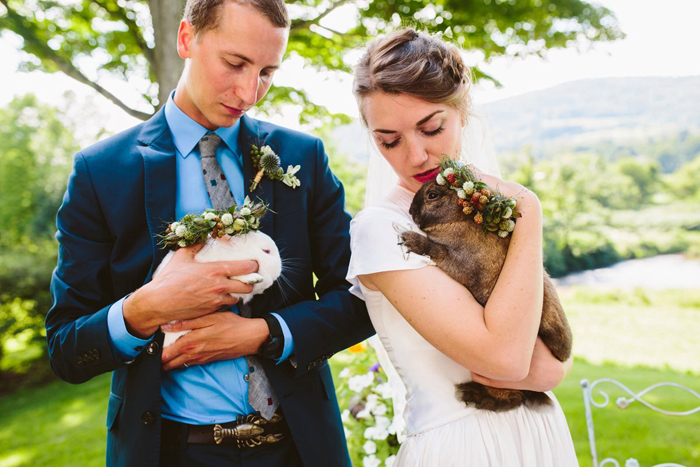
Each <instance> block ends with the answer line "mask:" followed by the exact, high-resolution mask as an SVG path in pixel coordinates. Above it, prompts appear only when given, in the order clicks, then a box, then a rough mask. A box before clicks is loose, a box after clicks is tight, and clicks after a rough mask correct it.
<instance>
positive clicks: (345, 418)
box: [340, 409, 350, 423]
mask: <svg viewBox="0 0 700 467" xmlns="http://www.w3.org/2000/svg"><path fill="white" fill-rule="evenodd" d="M340 419H341V420H342V421H343V423H348V422H349V421H350V411H349V410H348V409H345V410H343V413H341V414H340Z"/></svg>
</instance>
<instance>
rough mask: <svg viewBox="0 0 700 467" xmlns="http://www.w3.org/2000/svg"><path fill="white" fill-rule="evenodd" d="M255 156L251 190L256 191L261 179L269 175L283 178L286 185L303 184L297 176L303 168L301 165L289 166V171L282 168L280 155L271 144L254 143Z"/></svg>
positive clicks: (294, 186) (274, 177) (277, 178)
mask: <svg viewBox="0 0 700 467" xmlns="http://www.w3.org/2000/svg"><path fill="white" fill-rule="evenodd" d="M251 156H252V157H253V167H254V168H255V171H256V173H255V179H253V183H251V185H250V191H254V190H255V189H256V188H257V187H258V184H259V183H260V180H262V178H263V177H264V176H267V177H268V178H269V179H270V180H281V181H282V183H284V184H285V185H287V186H289V187H292V188H296V187H298V186H299V185H301V181H299V179H298V178H297V177H296V175H294V174H296V173H297V172H298V171H299V169H300V168H301V166H300V165H297V166H291V165H290V166H289V167H287V172H285V171H284V169H282V167H281V164H280V157H279V156H278V155H277V154H275V151H273V150H272V148H271V147H270V146H269V145H265V146H261V147H259V148H258V147H257V146H255V145H253V147H252V149H251Z"/></svg>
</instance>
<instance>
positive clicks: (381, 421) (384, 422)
mask: <svg viewBox="0 0 700 467" xmlns="http://www.w3.org/2000/svg"><path fill="white" fill-rule="evenodd" d="M375 421H376V423H377V428H380V429H382V430H385V429H387V428H389V425H391V420H389V418H388V417H382V416H379V417H377V418H376V419H375Z"/></svg>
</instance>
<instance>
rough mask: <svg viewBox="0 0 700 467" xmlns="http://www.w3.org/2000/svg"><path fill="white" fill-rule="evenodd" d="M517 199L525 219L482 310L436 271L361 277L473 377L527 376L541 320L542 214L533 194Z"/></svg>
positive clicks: (518, 226)
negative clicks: (474, 374)
mask: <svg viewBox="0 0 700 467" xmlns="http://www.w3.org/2000/svg"><path fill="white" fill-rule="evenodd" d="M506 184H507V185H508V187H509V188H510V187H511V186H512V185H514V184H509V183H507V182H506ZM504 191H505V190H504ZM506 194H508V193H506ZM519 198H520V199H519V206H518V207H519V209H520V211H521V212H522V214H523V217H522V218H520V219H518V221H517V223H516V227H515V230H514V231H513V234H512V238H511V242H510V247H509V249H508V254H507V256H506V261H505V263H504V265H503V269H502V270H501V274H500V276H499V278H498V281H497V283H496V286H495V287H494V290H493V292H492V294H491V297H490V298H489V300H488V303H487V304H486V307H482V306H481V305H479V304H478V303H477V302H476V300H474V298H473V296H472V295H471V294H470V293H469V291H468V290H467V289H466V288H465V287H464V286H463V285H461V284H459V283H458V282H456V281H455V280H453V279H452V278H450V277H449V276H448V275H447V274H445V273H444V272H443V271H442V270H440V269H438V268H436V267H425V268H421V269H415V270H408V271H386V272H380V273H375V274H368V275H363V276H360V280H361V281H362V283H363V284H364V285H365V286H366V287H369V288H371V289H376V290H380V291H381V292H382V293H383V294H384V296H386V297H387V299H389V300H390V301H391V303H392V304H393V305H394V307H395V308H396V309H397V310H398V311H399V312H400V313H401V314H402V315H403V317H404V318H405V319H406V320H407V321H408V322H409V323H410V324H411V326H413V327H414V328H415V329H416V331H418V333H419V334H420V335H421V336H423V337H424V338H425V339H426V340H427V341H428V342H430V343H431V344H433V345H434V346H435V347H436V348H437V349H439V350H440V351H441V352H443V353H444V354H445V355H447V356H448V357H450V358H452V359H453V360H455V361H456V362H458V363H460V364H461V365H463V366H464V367H466V368H469V369H470V370H471V371H473V372H475V373H477V374H480V375H484V376H486V377H489V378H493V379H498V380H506V381H520V380H523V379H525V378H526V377H527V375H528V373H529V369H530V360H531V357H532V353H533V348H534V346H535V339H536V338H537V331H538V329H539V323H540V317H541V314H542V297H543V283H542V274H543V271H542V210H541V207H540V204H539V200H538V199H537V197H536V196H535V195H534V194H533V193H532V192H529V191H525V192H524V193H520V194H519Z"/></svg>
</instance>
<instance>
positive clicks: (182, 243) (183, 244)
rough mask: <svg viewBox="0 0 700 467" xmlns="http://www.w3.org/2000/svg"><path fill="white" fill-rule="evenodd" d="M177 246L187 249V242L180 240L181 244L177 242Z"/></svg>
mask: <svg viewBox="0 0 700 467" xmlns="http://www.w3.org/2000/svg"><path fill="white" fill-rule="evenodd" d="M177 245H178V246H180V247H182V248H185V247H186V246H187V242H186V241H184V240H180V241H179V242H177Z"/></svg>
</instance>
